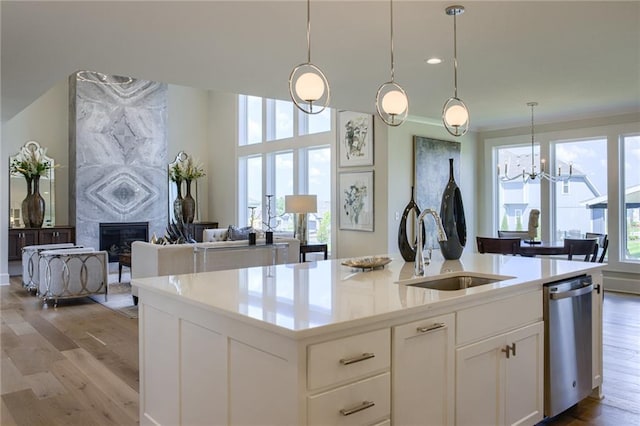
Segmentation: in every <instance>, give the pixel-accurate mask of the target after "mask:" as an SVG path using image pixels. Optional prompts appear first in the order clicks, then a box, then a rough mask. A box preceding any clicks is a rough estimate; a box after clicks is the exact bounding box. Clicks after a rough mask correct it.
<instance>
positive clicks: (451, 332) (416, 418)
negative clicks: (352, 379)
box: [391, 314, 455, 425]
mask: <svg viewBox="0 0 640 426" xmlns="http://www.w3.org/2000/svg"><path fill="white" fill-rule="evenodd" d="M454 345H455V316H454V314H448V315H442V316H439V317H434V318H429V319H426V320H421V321H415V322H412V323H409V324H405V325H401V326H397V327H394V329H393V349H392V351H393V356H392V359H393V367H392V371H393V381H392V395H393V401H392V404H393V405H392V410H391V412H392V419H393V424H396V425H418V424H420V425H452V424H453V423H454V407H455V405H454V401H455V400H454V396H455V394H454V383H455V382H454V380H455V375H454V354H455V352H454V351H455V347H454Z"/></svg>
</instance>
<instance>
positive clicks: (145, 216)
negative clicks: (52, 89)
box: [69, 71, 168, 248]
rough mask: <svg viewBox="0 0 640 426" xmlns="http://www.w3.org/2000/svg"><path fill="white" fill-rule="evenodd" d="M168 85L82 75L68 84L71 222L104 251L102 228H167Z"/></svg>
mask: <svg viewBox="0 0 640 426" xmlns="http://www.w3.org/2000/svg"><path fill="white" fill-rule="evenodd" d="M167 89H168V88H167V84H165V83H157V82H152V81H147V80H139V79H133V78H129V77H120V76H112V75H105V74H102V73H97V72H88V71H80V72H78V73H75V74H72V75H71V76H70V79H69V97H70V99H69V109H70V111H69V169H70V170H69V221H70V224H71V225H73V226H75V227H76V242H77V244H81V245H84V246H85V247H95V248H97V247H98V245H99V243H100V241H99V239H100V235H99V233H100V223H105V222H120V223H123V222H148V223H149V234H153V233H155V234H157V235H162V234H164V231H165V228H166V224H167V220H168V218H167V215H168V213H167V207H166V206H167V197H168V188H167V163H168V161H167Z"/></svg>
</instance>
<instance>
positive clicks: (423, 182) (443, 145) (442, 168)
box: [413, 136, 460, 231]
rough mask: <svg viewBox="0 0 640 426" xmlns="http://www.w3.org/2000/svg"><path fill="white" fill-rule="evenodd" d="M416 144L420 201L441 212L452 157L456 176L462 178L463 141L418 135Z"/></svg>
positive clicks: (419, 205)
mask: <svg viewBox="0 0 640 426" xmlns="http://www.w3.org/2000/svg"><path fill="white" fill-rule="evenodd" d="M413 148H414V152H413V165H414V169H413V170H414V173H413V176H414V188H415V192H416V195H415V200H416V204H418V207H419V208H420V210H421V211H422V210H424V209H433V210H435V211H437V212H440V203H441V202H442V194H443V192H444V188H445V187H446V186H447V182H449V158H453V170H454V177H455V179H456V182H460V143H459V142H450V141H443V140H439V139H430V138H425V137H422V136H414V137H413ZM427 222H428V223H429V224H431V223H432V221H430V220H429V221H427ZM427 231H429V229H427Z"/></svg>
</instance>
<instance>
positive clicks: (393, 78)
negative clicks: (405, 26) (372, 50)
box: [389, 0, 395, 82]
mask: <svg viewBox="0 0 640 426" xmlns="http://www.w3.org/2000/svg"><path fill="white" fill-rule="evenodd" d="M389 9H390V13H389V16H390V17H391V26H390V28H391V31H390V33H391V82H393V81H394V80H395V70H394V65H393V0H389Z"/></svg>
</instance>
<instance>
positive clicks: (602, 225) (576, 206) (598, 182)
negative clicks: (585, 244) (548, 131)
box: [552, 138, 607, 240]
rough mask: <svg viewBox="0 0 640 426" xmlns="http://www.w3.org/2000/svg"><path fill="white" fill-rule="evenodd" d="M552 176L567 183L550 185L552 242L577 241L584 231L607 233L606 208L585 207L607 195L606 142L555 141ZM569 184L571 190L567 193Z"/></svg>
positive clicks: (589, 140)
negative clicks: (552, 195) (563, 177)
mask: <svg viewBox="0 0 640 426" xmlns="http://www.w3.org/2000/svg"><path fill="white" fill-rule="evenodd" d="M552 147H553V152H554V158H555V167H553V168H552V170H554V171H555V173H556V174H558V173H559V174H561V175H563V176H564V175H568V172H569V169H570V168H571V169H572V174H571V178H570V180H568V181H558V182H555V183H554V190H555V197H553V200H554V206H553V212H554V223H555V230H554V233H553V234H552V235H553V236H554V237H555V239H556V240H561V239H564V238H566V237H571V238H581V237H584V234H585V233H587V232H597V233H600V234H606V233H607V221H606V215H605V212H606V209H605V208H602V207H599V206H597V205H594V206H589V205H588V200H591V199H594V198H597V197H600V196H602V195H604V194H606V193H607V140H606V139H605V138H598V139H587V140H579V141H566V142H565V141H558V142H554V143H553V144H552ZM569 185H571V191H569Z"/></svg>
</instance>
